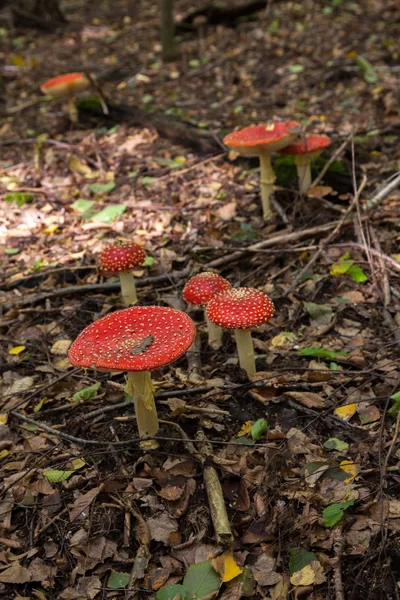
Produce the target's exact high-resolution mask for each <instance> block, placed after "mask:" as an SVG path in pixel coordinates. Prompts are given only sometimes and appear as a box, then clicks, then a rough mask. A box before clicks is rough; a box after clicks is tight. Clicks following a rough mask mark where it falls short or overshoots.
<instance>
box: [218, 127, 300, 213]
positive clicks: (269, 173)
mask: <svg viewBox="0 0 400 600" xmlns="http://www.w3.org/2000/svg"><path fill="white" fill-rule="evenodd" d="M299 131H300V123H298V122H297V121H288V122H276V123H268V124H265V125H252V126H250V127H245V128H244V129H239V131H233V132H232V133H229V134H228V135H226V136H225V137H224V140H223V142H224V144H226V145H227V146H228V147H229V148H231V150H234V151H235V152H238V153H239V154H242V155H243V156H258V157H259V159H260V171H261V177H260V187H261V203H262V208H263V216H264V218H265V219H270V218H271V217H272V216H273V212H272V209H271V201H270V198H271V196H272V194H273V192H274V183H275V180H276V176H275V173H274V171H273V169H272V165H271V154H272V153H273V152H277V151H278V150H281V149H282V148H284V147H285V146H287V145H288V144H290V143H291V142H293V141H294V140H295V139H296V137H298V134H299Z"/></svg>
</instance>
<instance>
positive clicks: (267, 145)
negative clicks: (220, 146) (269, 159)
mask: <svg viewBox="0 0 400 600" xmlns="http://www.w3.org/2000/svg"><path fill="white" fill-rule="evenodd" d="M299 127H300V123H298V122H297V121H286V122H276V123H269V124H265V125H252V126H250V127H245V128H244V129H239V130H238V131H233V132H232V133H229V134H228V135H226V136H225V137H224V140H223V141H224V144H226V145H227V146H229V148H231V149H232V150H237V151H238V152H240V153H241V154H248V155H250V154H261V153H262V152H276V151H277V150H280V149H281V148H283V147H284V146H287V145H288V144H290V142H292V141H293V140H294V139H295V138H296V137H297V135H298V131H299Z"/></svg>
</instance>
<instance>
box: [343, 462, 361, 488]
mask: <svg viewBox="0 0 400 600" xmlns="http://www.w3.org/2000/svg"><path fill="white" fill-rule="evenodd" d="M339 467H340V468H341V469H342V471H345V472H346V473H349V475H350V477H348V478H347V479H345V480H344V482H345V483H350V481H353V479H354V478H355V477H356V476H357V466H356V465H355V464H354V463H353V461H352V460H342V462H341V463H340V465H339Z"/></svg>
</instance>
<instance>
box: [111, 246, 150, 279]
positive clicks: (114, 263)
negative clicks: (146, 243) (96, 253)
mask: <svg viewBox="0 0 400 600" xmlns="http://www.w3.org/2000/svg"><path fill="white" fill-rule="evenodd" d="M145 259H146V253H145V251H144V250H143V248H142V247H141V246H139V245H138V244H135V242H124V241H123V240H120V241H117V242H114V243H113V244H110V245H109V246H107V247H106V248H104V250H103V252H102V253H101V254H100V268H101V270H102V271H109V272H110V273H119V271H129V270H130V269H134V268H135V267H138V266H139V265H141V264H143V263H144V261H145Z"/></svg>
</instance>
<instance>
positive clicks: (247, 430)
mask: <svg viewBox="0 0 400 600" xmlns="http://www.w3.org/2000/svg"><path fill="white" fill-rule="evenodd" d="M253 425H254V423H253V421H246V423H243V425H242V426H241V428H240V431H239V432H238V437H243V436H244V435H247V434H248V433H250V431H251V428H252V427H253Z"/></svg>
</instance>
